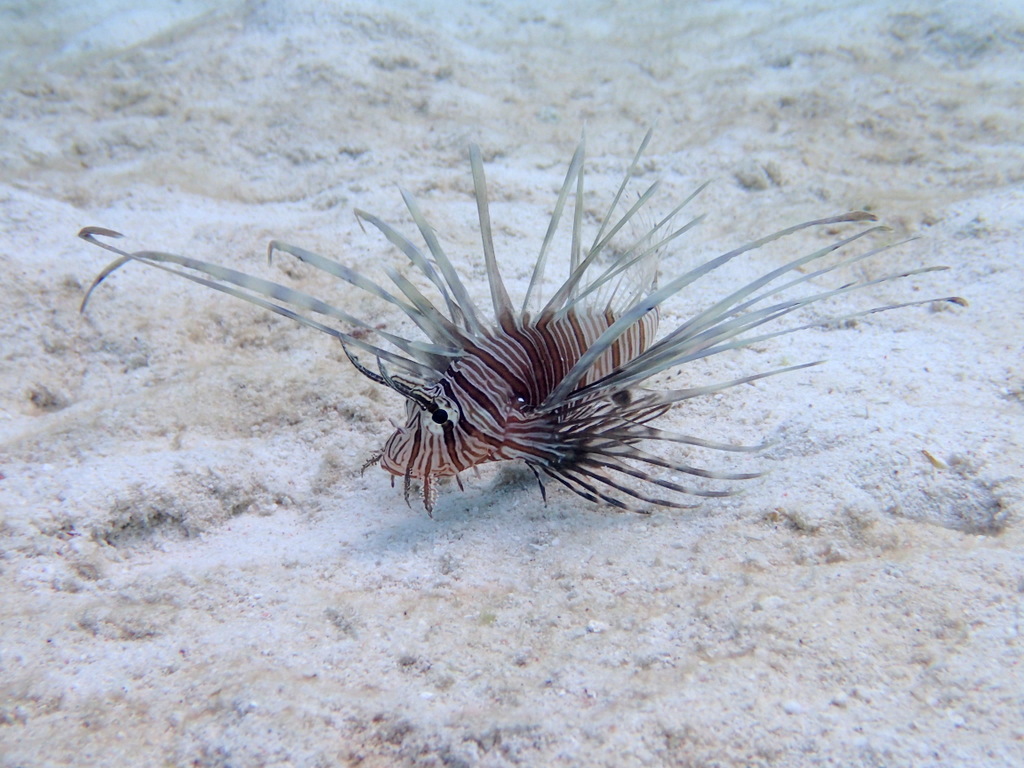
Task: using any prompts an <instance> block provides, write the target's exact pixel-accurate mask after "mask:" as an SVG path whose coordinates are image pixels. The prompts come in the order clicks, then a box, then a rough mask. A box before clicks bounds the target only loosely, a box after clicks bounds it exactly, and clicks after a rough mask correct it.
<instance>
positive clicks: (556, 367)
mask: <svg viewBox="0 0 1024 768" xmlns="http://www.w3.org/2000/svg"><path fill="white" fill-rule="evenodd" d="M616 319H617V318H616V317H615V314H614V313H613V312H612V311H611V310H610V309H608V310H606V311H605V312H595V311H584V312H579V313H577V312H575V311H570V312H568V313H566V314H565V315H563V316H561V317H555V318H552V319H551V320H550V321H549V322H547V323H543V324H539V325H532V324H526V325H522V324H520V325H517V327H516V328H515V329H514V331H513V332H512V333H508V332H505V331H503V330H501V329H497V330H493V331H492V332H491V334H489V335H488V336H486V337H482V338H479V339H477V340H475V343H474V344H473V345H472V346H471V347H470V349H469V350H467V352H466V354H465V355H464V356H463V357H461V358H460V359H458V360H456V361H454V362H453V363H452V364H451V366H450V367H449V368H448V369H447V370H446V371H445V372H444V375H443V377H442V378H441V380H440V381H439V382H437V384H435V385H433V386H432V387H430V388H429V389H428V390H426V391H425V392H424V394H425V395H426V397H427V398H428V399H429V400H430V401H431V402H432V403H434V404H435V405H436V406H437V408H438V409H440V410H442V411H443V412H444V413H445V414H447V416H448V418H447V420H445V421H444V422H443V423H438V422H437V421H435V419H434V418H433V413H431V412H430V411H427V410H424V409H423V408H422V407H420V406H419V405H418V404H416V403H415V402H413V401H409V402H408V403H407V408H406V411H407V421H406V424H405V426H404V427H402V428H400V429H398V430H396V431H395V433H394V434H393V435H392V436H391V438H390V439H389V440H388V441H387V443H386V444H385V446H384V451H383V455H382V456H381V459H380V465H381V467H382V468H384V469H385V470H387V471H388V472H390V473H391V474H393V475H397V476H399V477H407V478H413V479H416V480H424V479H425V478H430V477H445V476H452V475H457V474H458V473H459V472H462V471H464V470H466V469H469V468H470V467H474V466H476V465H478V464H483V463H485V462H488V461H502V460H508V459H525V460H532V461H537V460H545V461H548V462H550V463H554V462H555V461H556V460H557V450H556V449H557V447H558V446H557V445H555V444H554V443H553V442H552V440H551V435H552V434H553V432H554V430H555V428H556V427H557V426H558V419H559V413H558V411H554V412H552V413H547V412H545V413H542V414H536V413H535V411H536V408H537V407H538V406H539V405H540V404H541V403H543V402H544V400H545V399H546V398H547V397H548V395H550V394H551V391H552V390H553V389H554V388H555V386H557V385H558V383H559V382H560V381H561V380H562V379H563V377H564V376H565V374H566V373H568V371H569V370H570V369H571V368H572V367H573V366H574V365H575V364H576V363H577V361H579V359H580V357H582V356H583V353H584V352H586V351H587V349H589V348H590V347H591V346H592V345H593V344H594V342H595V341H596V340H597V339H598V338H599V337H600V335H601V334H602V333H603V332H605V331H606V330H608V328H610V327H611V325H612V323H614V322H615V320H616ZM657 328H658V310H657V309H653V310H651V311H650V312H648V313H647V314H646V315H644V316H643V317H641V318H640V319H639V320H637V321H636V322H635V323H634V324H633V325H632V326H631V327H630V328H629V329H628V331H627V332H626V333H624V334H622V335H621V336H620V337H619V338H618V339H617V340H616V342H615V343H614V344H612V345H611V346H610V347H609V348H608V349H606V350H604V352H603V353H602V355H601V356H600V357H599V358H598V360H597V362H596V363H595V364H594V366H593V367H592V368H590V369H589V370H588V372H587V375H586V376H585V377H584V378H583V379H582V380H581V381H580V384H579V387H578V388H582V387H584V386H587V385H589V384H592V383H594V382H596V381H598V380H599V379H600V378H602V377H604V376H606V375H608V374H610V373H611V372H612V371H614V370H616V369H617V368H619V367H620V365H621V364H622V363H623V362H625V361H628V360H632V359H634V358H635V357H636V356H637V355H639V354H640V353H641V352H643V351H644V350H646V349H647V348H648V346H649V345H650V343H651V341H652V340H653V338H654V335H655V333H656V332H657ZM434 413H437V411H434Z"/></svg>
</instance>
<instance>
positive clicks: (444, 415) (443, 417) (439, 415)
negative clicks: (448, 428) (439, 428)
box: [430, 408, 448, 424]
mask: <svg viewBox="0 0 1024 768" xmlns="http://www.w3.org/2000/svg"><path fill="white" fill-rule="evenodd" d="M430 418H431V419H432V420H433V422H434V423H435V424H444V423H445V422H446V421H448V411H446V410H445V409H444V408H438V409H437V410H435V411H434V412H433V413H432V414H430Z"/></svg>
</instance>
